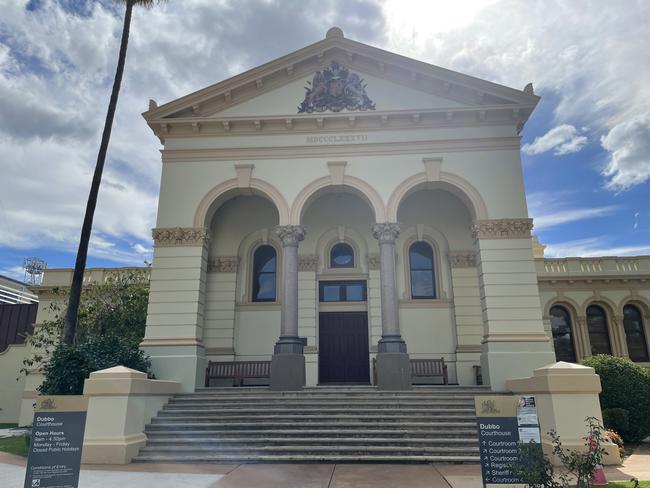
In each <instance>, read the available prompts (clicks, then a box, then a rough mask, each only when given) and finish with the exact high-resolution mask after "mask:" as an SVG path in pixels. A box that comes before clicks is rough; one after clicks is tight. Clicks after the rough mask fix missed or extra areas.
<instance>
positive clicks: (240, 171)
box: [235, 164, 255, 188]
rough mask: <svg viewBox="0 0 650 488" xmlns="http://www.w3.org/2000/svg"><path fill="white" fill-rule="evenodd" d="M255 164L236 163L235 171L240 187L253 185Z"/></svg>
mask: <svg viewBox="0 0 650 488" xmlns="http://www.w3.org/2000/svg"><path fill="white" fill-rule="evenodd" d="M253 169H255V165H254V164H235V172H236V173H237V184H238V185H239V187H240V188H248V187H250V186H251V176H252V175H253Z"/></svg>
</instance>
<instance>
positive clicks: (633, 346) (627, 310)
mask: <svg viewBox="0 0 650 488" xmlns="http://www.w3.org/2000/svg"><path fill="white" fill-rule="evenodd" d="M623 327H624V329H625V340H626V341H627V352H628V355H629V357H630V359H631V360H632V361H636V362H646V361H650V358H649V357H648V340H647V337H646V334H645V326H644V323H643V315H642V314H641V310H639V307H637V306H636V305H632V304H629V303H628V304H627V305H625V306H624V307H623Z"/></svg>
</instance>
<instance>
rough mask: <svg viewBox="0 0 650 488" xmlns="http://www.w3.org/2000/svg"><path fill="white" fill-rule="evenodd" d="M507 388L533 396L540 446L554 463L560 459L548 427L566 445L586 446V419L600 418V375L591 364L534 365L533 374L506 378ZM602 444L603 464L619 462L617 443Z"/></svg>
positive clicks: (572, 447) (568, 447) (573, 446)
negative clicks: (539, 432) (603, 451)
mask: <svg viewBox="0 0 650 488" xmlns="http://www.w3.org/2000/svg"><path fill="white" fill-rule="evenodd" d="M506 389H508V390H510V391H512V392H513V393H517V394H525V395H533V396H534V397H535V401H536V404H537V412H538V415H539V425H540V430H541V433H542V448H543V449H544V453H545V454H546V455H547V456H548V457H549V459H551V461H552V462H553V463H554V464H556V465H558V464H559V460H558V459H557V458H556V456H555V455H553V447H552V444H551V438H550V436H549V435H548V432H549V431H550V430H555V431H556V432H557V433H558V434H559V436H560V440H561V441H562V446H563V447H564V448H565V449H576V450H585V449H586V447H585V439H584V438H585V437H586V435H587V426H586V424H585V419H586V418H587V417H595V418H596V419H598V420H599V421H600V423H601V424H602V422H603V417H602V413H601V411H600V401H599V399H598V394H599V393H600V392H601V390H602V388H601V385H600V377H599V376H598V375H597V374H596V373H595V371H594V369H593V368H589V367H587V366H582V365H580V364H573V363H565V362H563V361H560V362H557V363H554V364H550V365H548V366H544V367H542V368H538V369H536V370H535V371H534V373H533V376H532V377H529V378H518V379H512V380H507V381H506ZM602 447H604V448H605V452H606V454H607V455H606V456H604V458H603V464H607V465H612V464H614V465H616V464H621V458H620V455H619V452H618V447H617V446H616V445H614V444H613V443H611V442H608V443H606V444H605V445H603V446H602Z"/></svg>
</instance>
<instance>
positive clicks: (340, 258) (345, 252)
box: [330, 242, 354, 268]
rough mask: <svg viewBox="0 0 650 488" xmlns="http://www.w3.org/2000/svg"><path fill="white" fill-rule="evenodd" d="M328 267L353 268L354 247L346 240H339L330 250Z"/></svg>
mask: <svg viewBox="0 0 650 488" xmlns="http://www.w3.org/2000/svg"><path fill="white" fill-rule="evenodd" d="M330 268H354V249H352V246H351V245H350V244H348V243H347V242H339V243H337V244H334V246H332V249H331V250H330Z"/></svg>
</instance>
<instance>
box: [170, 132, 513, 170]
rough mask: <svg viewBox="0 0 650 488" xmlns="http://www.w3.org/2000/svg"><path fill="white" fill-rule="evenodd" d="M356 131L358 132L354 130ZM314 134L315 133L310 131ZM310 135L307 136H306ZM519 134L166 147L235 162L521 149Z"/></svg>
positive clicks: (179, 158) (174, 153) (181, 157)
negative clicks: (235, 145)
mask: <svg viewBox="0 0 650 488" xmlns="http://www.w3.org/2000/svg"><path fill="white" fill-rule="evenodd" d="M354 132H357V133H358V132H359V131H358V130H357V131H354ZM311 133H312V134H314V132H313V131H312V132H311ZM306 137H308V136H307V135H305V138H306ZM519 143H520V138H519V137H501V138H490V139H487V138H478V139H462V140H461V139H445V140H437V141H430V140H429V141H398V142H354V143H349V144H315V145H306V144H305V143H304V142H303V143H301V144H296V145H294V146H277V147H273V146H266V147H239V148H237V147H232V148H214V149H164V150H162V151H161V153H162V161H163V162H164V163H175V162H181V163H182V162H192V161H232V160H253V159H293V158H309V157H322V155H323V151H324V150H326V151H327V155H328V158H336V157H344V156H348V155H391V154H399V155H402V154H420V153H441V152H471V151H501V150H516V151H518V150H519V147H520V146H519Z"/></svg>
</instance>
